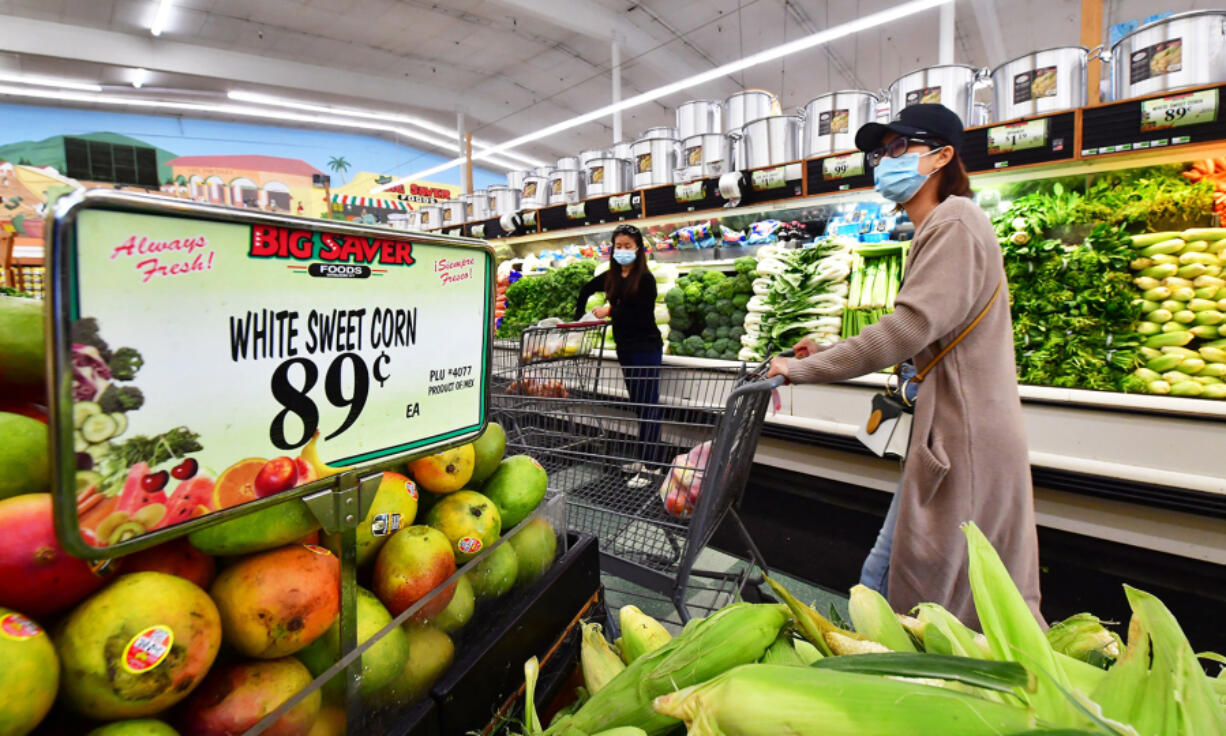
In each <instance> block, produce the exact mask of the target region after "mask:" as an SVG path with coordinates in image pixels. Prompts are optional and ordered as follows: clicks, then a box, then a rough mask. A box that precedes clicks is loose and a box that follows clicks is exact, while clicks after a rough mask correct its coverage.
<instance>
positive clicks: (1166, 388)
mask: <svg viewBox="0 0 1226 736" xmlns="http://www.w3.org/2000/svg"><path fill="white" fill-rule="evenodd" d="M1149 392H1150V393H1151V394H1158V395H1159V396H1165V395H1167V394H1169V393H1170V392H1171V384H1169V383H1167V382H1166V381H1153V382H1152V383H1150V384H1149Z"/></svg>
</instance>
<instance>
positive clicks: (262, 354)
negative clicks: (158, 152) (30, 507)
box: [49, 190, 494, 558]
mask: <svg viewBox="0 0 1226 736" xmlns="http://www.w3.org/2000/svg"><path fill="white" fill-rule="evenodd" d="M52 248H53V253H52V258H51V263H52V268H53V269H54V271H55V278H54V279H53V281H54V282H55V283H56V284H59V285H60V286H58V287H53V289H52V291H51V301H52V303H53V304H54V314H55V315H57V317H56V320H57V321H56V323H55V325H54V344H55V345H56V351H55V353H54V355H55V358H54V361H53V366H54V371H55V375H56V385H61V386H63V393H62V394H59V395H57V396H55V397H53V401H52V416H53V418H54V423H53V426H54V429H55V431H56V432H58V433H59V434H58V436H59V437H61V438H63V440H64V441H61V442H60V444H59V446H58V452H59V454H58V456H57V458H56V463H57V467H58V468H60V469H61V470H60V473H59V474H58V475H57V478H56V484H57V493H58V494H59V496H58V499H57V502H56V503H57V532H58V533H59V535H60V538H61V540H62V541H63V542H64V543H65V547H66V549H68V551H69V552H73V553H74V554H81V555H82V556H92V557H95V558H97V557H112V556H116V555H119V554H126V553H127V552H130V551H132V549H134V548H135V547H139V546H147V545H148V544H149V543H150V542H151V541H152V540H149V539H146V540H144V542H143V543H142V538H143V537H148V536H150V535H151V534H152V535H154V536H156V537H157V539H158V540H160V539H163V538H168V537H172V536H179V535H180V534H182V533H186V531H189V530H191V529H193V528H195V527H196V526H198V523H197V521H198V520H201V519H203V518H205V517H208V516H210V515H212V514H216V513H220V512H223V511H228V512H231V513H233V511H235V510H236V509H234V507H238V506H242V505H243V504H246V503H248V502H250V501H254V500H257V499H259V498H264V497H267V496H273V495H276V494H281V493H286V492H288V491H292V490H294V489H297V488H301V487H302V486H305V485H307V484H310V483H311V482H313V481H316V480H317V479H322V480H321V483H316V484H315V486H314V487H316V488H321V489H322V488H324V487H327V486H328V485H334V484H335V482H336V480H337V478H336V477H335V474H336V473H338V472H341V471H343V470H347V469H349V468H355V469H357V470H358V471H359V472H361V471H362V470H363V469H364V468H368V467H371V466H372V465H373V464H375V463H377V462H378V463H388V462H392V461H396V460H398V459H400V458H408V457H410V456H416V455H420V454H423V453H424V454H428V453H429V451H430V450H432V449H433V448H437V447H441V446H443V445H445V444H451V443H455V442H460V441H464V440H465V439H466V438H470V437H473V436H475V435H476V434H477V433H478V432H479V431H480V430H481V428H482V426H483V424H484V421H485V416H486V409H487V403H488V393H487V392H488V373H489V364H488V355H489V340H490V325H491V324H492V315H493V286H492V276H493V268H494V264H493V250H492V249H491V248H489V247H488V246H484V245H482V244H480V243H477V242H475V241H470V240H464V239H449V238H445V237H441V236H437V235H427V234H422V233H412V234H410V233H402V232H399V231H395V230H388V229H384V228H373V227H370V228H367V227H360V226H356V225H353V224H350V223H344V222H334V221H328V220H311V219H305V218H293V217H283V216H277V215H270V214H267V213H263V212H259V211H255V210H252V211H250V212H248V211H244V210H237V209H229V208H221V207H211V206H206V205H195V204H192V203H185V202H181V201H177V200H171V199H166V200H164V201H163V200H162V198H160V197H150V196H139V195H130V194H126V193H122V192H112V191H107V190H94V191H90V192H87V193H78V194H75V195H72V196H71V197H70V198H68V199H66V200H61V201H60V205H59V206H58V207H57V209H56V213H55V229H54V241H53V244H52ZM49 308H50V307H49ZM82 489H84V490H82ZM297 495H301V494H297ZM61 510H66V511H67V512H68V513H66V514H61Z"/></svg>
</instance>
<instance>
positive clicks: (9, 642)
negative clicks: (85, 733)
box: [0, 608, 60, 734]
mask: <svg viewBox="0 0 1226 736" xmlns="http://www.w3.org/2000/svg"><path fill="white" fill-rule="evenodd" d="M0 662H3V666H0V694H2V696H0V734H26V733H29V732H30V731H31V730H33V729H34V727H35V726H36V725H38V723H39V722H40V721H41V720H42V719H43V717H44V716H46V715H47V712H48V711H50V710H51V704H52V703H53V702H55V692H56V688H57V687H58V686H59V679H60V663H59V660H58V659H57V657H56V655H55V647H54V646H53V645H52V644H51V639H50V638H49V637H48V636H47V634H46V633H45V632H44V631H43V629H42V627H41V626H39V625H38V624H37V623H35V622H34V621H32V620H30V619H28V618H26V617H25V616H23V615H21V614H20V613H17V612H16V611H10V610H8V609H6V608H0Z"/></svg>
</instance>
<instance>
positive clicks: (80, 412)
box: [72, 401, 102, 429]
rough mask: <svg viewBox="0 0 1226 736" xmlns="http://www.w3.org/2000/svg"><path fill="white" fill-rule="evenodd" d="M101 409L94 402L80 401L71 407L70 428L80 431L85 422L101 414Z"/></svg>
mask: <svg viewBox="0 0 1226 736" xmlns="http://www.w3.org/2000/svg"><path fill="white" fill-rule="evenodd" d="M101 413H102V407H101V406H99V405H98V403H97V402H94V401H80V402H77V403H75V404H73V405H72V426H73V428H74V429H80V428H81V425H82V424H85V420H86V419H89V418H90V417H92V416H93V415H95V414H101Z"/></svg>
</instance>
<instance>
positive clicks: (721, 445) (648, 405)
mask: <svg viewBox="0 0 1226 736" xmlns="http://www.w3.org/2000/svg"><path fill="white" fill-rule="evenodd" d="M606 329H607V323H605V322H586V323H574V324H558V325H555V326H551V327H534V328H528V329H526V330H525V331H524V333H523V334H522V336H521V338H520V341H519V344H518V345H517V346H515V349H516V350H517V351H518V353H517V356H518V361H517V362H516V363H515V365H514V366H513V367H508V368H506V369H505V372H504V373H503V374H501V375H499V376H497V377H496V380H495V388H494V393H493V398H492V400H491V404H492V406H491V409H492V412H493V419H494V420H495V421H498V422H499V423H500V424H502V425H503V427H504V428H505V429H506V432H507V452H508V454H510V453H525V454H530V455H531V456H532V457H534V458H536V459H537V460H538V461H539V462H540V463H541V464H542V465H544V467H545V469H546V470H547V471H548V473H549V479H550V490H551V492H554V491H556V492H561V493H563V494H564V495H565V497H566V503H567V515H568V518H569V522H570V526H571V527H572V528H575V529H578V530H580V531H584V532H588V533H590V534H592V535H594V536H595V537H596V538H597V539H598V540H599V543H600V551H601V566H602V569H603V570H605V571H607V572H609V573H610V574H612V575H614V576H616V577H619V578H622V579H624V580H628V581H629V582H631V583H634V584H637V585H641V586H643V587H645V588H648V589H650V590H653V591H656V592H658V593H661V594H664V595H667V596H669V597H670V598H671V600H672V603H673V605H674V607H675V608H676V609H677V613H678V615H679V616H680V617H681V620H682V621H683V622H684V621H688V620H689V618H690V616H689V613H688V610H687V593H689V592H690V591H691V588H692V587H694V588H696V589H698V590H706V591H710V592H711V597H710V599H708V603H709V605H707V604H702V603H696V602H693V601H691V602H689V605H690V606H694V607H697V608H703V609H707V610H715V609H716V608H718V607H719V606H720V605H723V603H721V601H723V602H726V599H727V598H728V597H731V596H734V595H736V594H737V593H738V592H739V591H740V590H741V588H742V586H744V585H745V584H746V582H747V580H749V574H750V570H749V569H745V570H742V571H739V572H738V571H728V572H725V571H708V570H698V569H695V567H694V565H695V562H696V561H697V558H698V555H699V553H701V552H702V550H703V549H704V548H705V547H706V545H707V543H708V542H709V541H710V539H711V537H712V535H713V534H714V533H715V531H716V529H717V528H718V527H719V526H720V524H721V523H722V522H723V520H724V519H725V518H726V517H730V518H731V519H732V521H733V523H734V525H735V528H736V529H737V531H738V532H739V534H740V536H741V538H742V540H743V541H744V543H745V546H746V548H747V551H748V552H749V555H750V558H751V559H752V560H753V561H754V562H755V563H756V564H757V565H758V566H759V567H760V568H762V570H763V571H765V570H766V566H765V563H764V562H763V560H762V555H761V553H760V552H759V551H758V549H757V546H756V545H755V544H754V542H753V539H752V538H751V537H750V536H749V533H748V531H747V530H746V528H745V526H744V524H743V523H742V522H741V520H740V518H739V517H738V516H737V513H736V510H735V507H736V506H737V505H739V501H740V498H741V495H742V493H743V492H744V489H745V483H746V481H747V480H748V476H749V471H750V467H751V466H752V464H753V457H754V453H755V450H756V448H757V444H758V438H759V435H760V434H761V430H762V423H763V420H764V418H765V415H766V410H767V407H768V404H769V403H770V401H771V397H772V390H773V389H774V388H776V387H778V386H779V385H780V384H781V383H782V380H783V379H782V378H774V379H769V380H768V379H765V378H764V374H765V372H766V368H767V365H766V364H762V365H760V366H757V367H754V368H749V367H747V366H745V365H743V364H742V365H741V366H739V367H738V368H737V369H732V370H729V369H717V368H691V367H682V366H646V367H642V366H638V367H630V366H619V365H617V364H615V363H613V362H612V361H609V360H606V359H605V358H604V356H603V352H602V348H603V346H604V342H605V341H604V335H605V330H606ZM499 347H500V348H501V349H502V350H503V351H504V352H505V351H509V350H510V348H511V346H510V345H506V344H503V345H500V346H499ZM510 363H511V361H510V360H508V359H507V358H506V357H505V356H504V357H503V358H502V359H496V360H495V365H496V366H509V365H510ZM694 448H705V450H703V451H702V452H698V451H696V452H694V453H690V451H691V450H692V449H694ZM687 453H689V454H687ZM703 455H705V458H703V457H702V456H703ZM699 474H701V475H699ZM695 479H701V492H700V493H698V495H697V498H692V497H691V500H692V502H693V503H692V506H689V505H688V504H687V508H686V509H685V510H684V513H683V514H682V515H674V513H680V512H682V509H681V508H680V504H678V505H675V506H672V509H673V512H674V513H670V512H669V511H668V510H666V504H665V498H664V496H665V494H664V492H663V491H667V490H669V489H673V488H677V487H679V486H680V485H681V484H685V485H689V483H690V482H692V481H694V480H695ZM682 498H684V496H682ZM668 499H670V502H671V501H672V500H675V497H674V496H672V495H669V496H668ZM694 578H703V579H705V580H706V581H709V585H703V586H695V585H694V581H693V579H694Z"/></svg>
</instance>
